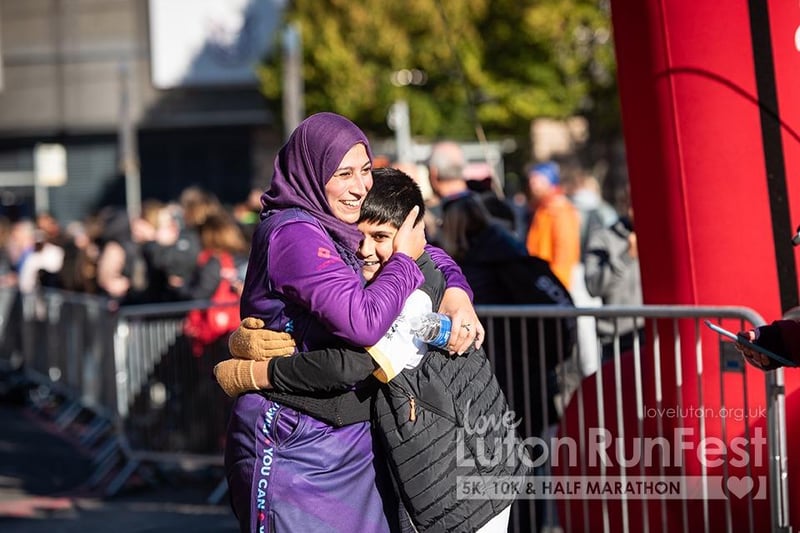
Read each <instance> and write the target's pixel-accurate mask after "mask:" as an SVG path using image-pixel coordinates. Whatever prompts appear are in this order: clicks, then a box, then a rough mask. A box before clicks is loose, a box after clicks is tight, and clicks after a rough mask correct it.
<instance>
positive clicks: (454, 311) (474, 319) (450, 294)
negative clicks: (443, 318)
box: [439, 287, 485, 354]
mask: <svg viewBox="0 0 800 533" xmlns="http://www.w3.org/2000/svg"><path fill="white" fill-rule="evenodd" d="M439 312H440V313H444V314H446V315H448V316H449V317H450V319H451V320H452V321H453V330H452V331H451V332H450V341H449V342H448V343H447V347H448V348H449V349H450V351H451V353H457V354H462V353H464V352H466V351H467V350H469V347H470V346H471V345H472V343H473V342H474V343H475V348H476V349H477V348H480V347H481V344H483V339H484V334H485V332H484V330H483V324H481V322H480V320H478V315H476V314H475V308H474V307H472V302H471V301H470V299H469V295H468V294H467V293H466V292H464V290H463V289H459V288H456V287H452V288H450V289H447V290H445V291H444V297H443V298H442V304H441V305H440V306H439Z"/></svg>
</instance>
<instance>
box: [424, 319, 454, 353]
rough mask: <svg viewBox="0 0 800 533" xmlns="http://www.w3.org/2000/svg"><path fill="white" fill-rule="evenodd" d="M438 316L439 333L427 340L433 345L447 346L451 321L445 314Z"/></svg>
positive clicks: (451, 325)
mask: <svg viewBox="0 0 800 533" xmlns="http://www.w3.org/2000/svg"><path fill="white" fill-rule="evenodd" d="M440 318H441V319H440V321H439V333H438V334H437V335H436V337H434V338H433V339H431V340H430V341H429V342H430V344H433V345H434V346H438V347H440V348H444V347H445V346H447V341H449V340H450V330H451V329H452V327H453V322H452V321H451V320H450V317H449V316H447V315H441V317H440Z"/></svg>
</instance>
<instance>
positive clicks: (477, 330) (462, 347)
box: [378, 245, 485, 354]
mask: <svg viewBox="0 0 800 533" xmlns="http://www.w3.org/2000/svg"><path fill="white" fill-rule="evenodd" d="M425 251H426V252H428V254H429V255H430V256H431V259H432V260H433V263H434V264H435V265H436V267H437V268H438V269H439V270H441V271H442V274H443V275H444V279H445V282H446V283H447V289H446V290H445V291H444V297H443V298H442V304H441V305H440V306H439V312H440V313H444V314H446V315H449V316H450V318H451V319H452V320H453V330H452V333H451V335H450V341H449V343H448V345H447V347H448V348H449V349H450V351H451V352H454V353H459V354H462V353H464V352H466V351H467V350H468V349H469V347H470V346H471V345H472V343H473V342H474V343H475V347H476V348H480V347H481V344H483V339H484V338H485V335H484V330H483V324H481V321H480V320H479V319H478V315H477V314H476V313H475V308H474V307H473V305H472V296H473V295H472V289H471V288H470V286H469V283H467V278H466V277H464V274H463V273H462V272H461V268H459V266H458V265H457V264H456V262H455V261H453V258H451V257H450V256H449V255H447V253H446V252H445V251H444V250H442V249H441V248H437V247H436V246H431V245H427V246H426V247H425ZM382 275H383V273H381V276H382ZM378 277H379V278H380V276H378Z"/></svg>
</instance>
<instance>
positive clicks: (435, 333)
mask: <svg viewBox="0 0 800 533" xmlns="http://www.w3.org/2000/svg"><path fill="white" fill-rule="evenodd" d="M409 325H410V326H411V332H412V333H413V334H414V336H415V337H416V338H418V339H420V340H422V341H425V342H427V343H428V344H431V345H433V346H437V347H439V348H444V347H445V346H447V341H449V340H450V330H451V329H453V321H452V320H450V317H449V316H447V315H445V314H443V313H428V314H425V315H417V316H414V317H411V318H410V319H409Z"/></svg>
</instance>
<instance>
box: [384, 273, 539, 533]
mask: <svg viewBox="0 0 800 533" xmlns="http://www.w3.org/2000/svg"><path fill="white" fill-rule="evenodd" d="M426 270H427V271H426ZM423 273H424V274H425V279H426V282H425V285H424V286H423V287H422V289H423V290H425V291H426V292H428V294H429V295H431V296H432V300H433V303H434V309H436V308H437V307H438V305H439V298H440V293H441V288H442V287H443V286H444V284H443V279H441V274H440V273H439V272H438V271H435V270H434V271H431V270H428V269H423ZM506 411H508V405H507V403H506V399H505V395H504V394H503V391H502V390H501V389H500V386H499V384H498V382H497V379H496V378H495V376H494V373H493V372H492V369H491V365H490V363H489V360H488V359H487V357H486V353H485V352H484V351H483V349H479V350H475V349H473V350H470V351H469V352H467V353H465V354H463V355H461V356H457V357H456V356H450V355H448V354H447V352H444V351H442V350H437V349H432V350H431V351H429V352H428V353H427V355H425V357H424V358H423V360H422V362H421V363H420V364H419V365H418V366H417V367H416V368H414V369H406V370H403V371H402V372H400V373H399V374H398V375H397V376H396V377H395V378H394V379H393V380H392V381H390V382H389V383H388V384H386V385H384V386H383V387H381V388H380V390H379V391H378V394H377V396H376V399H375V416H374V420H375V423H376V424H377V426H378V427H379V429H380V431H379V433H380V434H381V438H382V440H383V444H384V449H385V450H386V453H387V456H388V459H389V464H390V467H391V469H392V472H393V474H394V479H395V481H396V483H397V489H398V492H399V494H400V497H401V498H402V500H403V505H404V506H405V508H406V510H407V511H408V513H409V515H410V517H411V519H412V521H413V522H414V524H415V526H416V527H417V530H418V531H420V532H422V531H435V532H442V531H458V532H469V531H475V530H477V529H479V528H480V527H481V526H483V525H484V524H486V522H488V521H489V520H490V519H491V518H492V517H494V516H495V515H497V514H498V513H500V511H502V510H503V509H505V508H506V507H507V506H509V505H510V504H511V503H512V500H508V499H499V500H490V499H471V498H464V497H463V495H462V497H459V494H458V490H459V478H461V477H462V476H470V477H473V478H474V477H480V478H481V479H482V480H483V481H484V482H486V483H487V488H490V485H491V482H492V481H498V480H499V479H500V478H501V477H504V476H524V475H526V474H527V473H528V470H527V467H526V466H525V464H524V463H523V462H522V460H521V459H520V458H519V457H517V456H516V453H517V452H518V451H519V450H520V447H519V446H516V445H514V444H510V443H511V442H513V441H515V440H516V434H515V431H514V428H513V427H509V425H510V424H507V423H503V422H502V421H503V420H505V419H504V415H505V414H506ZM492 421H494V422H495V423H494V424H492V423H490V422H492ZM509 454H514V455H515V457H513V458H511V459H509V457H508V456H509Z"/></svg>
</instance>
